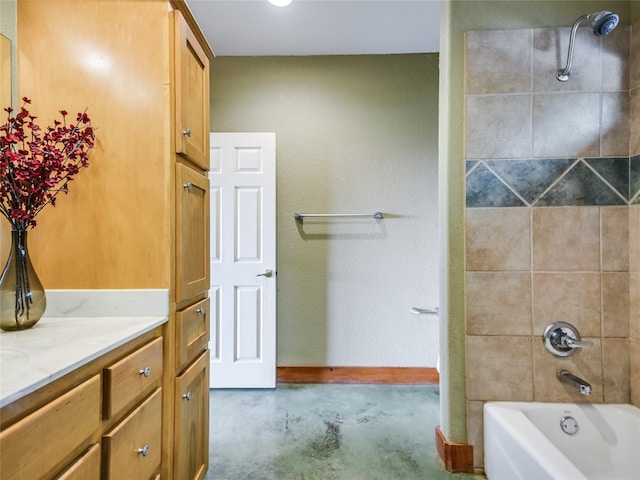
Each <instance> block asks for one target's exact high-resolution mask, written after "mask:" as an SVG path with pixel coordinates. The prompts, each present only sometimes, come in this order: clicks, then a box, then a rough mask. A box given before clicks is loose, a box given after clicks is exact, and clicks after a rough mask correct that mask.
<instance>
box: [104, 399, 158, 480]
mask: <svg viewBox="0 0 640 480" xmlns="http://www.w3.org/2000/svg"><path fill="white" fill-rule="evenodd" d="M161 392H162V390H161V389H157V390H156V391H154V392H153V393H152V394H151V395H150V396H149V397H148V398H147V399H146V400H145V401H144V402H143V403H142V404H141V405H140V406H139V407H138V408H136V409H135V410H134V411H133V412H131V414H130V415H129V416H127V417H126V418H125V419H124V420H122V422H120V423H119V424H118V425H116V426H115V427H114V428H113V430H111V431H110V432H109V433H108V434H106V435H104V436H103V437H102V445H103V449H104V474H105V479H113V480H121V479H123V478H126V479H128V480H138V479H144V480H148V479H149V478H151V476H152V475H153V473H154V472H156V470H157V469H158V467H159V466H160V436H161V423H162V395H161Z"/></svg>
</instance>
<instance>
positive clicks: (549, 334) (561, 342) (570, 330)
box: [542, 322, 593, 357]
mask: <svg viewBox="0 0 640 480" xmlns="http://www.w3.org/2000/svg"><path fill="white" fill-rule="evenodd" d="M542 341H543V343H544V346H545V348H546V349H547V351H548V352H549V353H551V354H552V355H555V356H556V357H568V356H569V355H571V354H572V353H573V352H574V351H575V350H577V349H579V348H586V347H591V346H592V345H593V342H591V341H588V340H581V339H580V334H579V333H578V330H577V329H576V327H574V326H573V325H571V324H570V323H567V322H555V323H552V324H551V325H549V326H548V327H547V328H545V330H544V333H543V334H542Z"/></svg>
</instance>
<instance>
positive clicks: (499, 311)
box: [466, 272, 531, 335]
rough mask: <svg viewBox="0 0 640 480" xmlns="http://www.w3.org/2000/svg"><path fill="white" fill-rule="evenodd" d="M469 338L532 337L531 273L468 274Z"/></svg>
mask: <svg viewBox="0 0 640 480" xmlns="http://www.w3.org/2000/svg"><path fill="white" fill-rule="evenodd" d="M466 307H467V334H469V335H531V274H530V273H529V272H467V285H466Z"/></svg>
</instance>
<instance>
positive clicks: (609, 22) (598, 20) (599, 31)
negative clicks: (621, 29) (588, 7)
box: [556, 10, 620, 82]
mask: <svg viewBox="0 0 640 480" xmlns="http://www.w3.org/2000/svg"><path fill="white" fill-rule="evenodd" d="M585 20H586V21H588V22H589V27H590V28H591V31H592V32H593V34H594V35H595V36H596V37H602V36H605V35H609V34H610V33H611V32H612V31H613V29H614V28H616V27H617V26H618V22H619V21H620V17H619V16H618V15H617V14H616V13H612V12H608V11H606V10H603V11H601V12H594V13H590V14H589V15H583V16H582V17H580V18H578V19H577V20H576V22H575V23H574V24H573V28H572V29H571V38H570V39H569V53H568V55H567V65H566V66H565V67H564V68H563V69H562V70H559V71H558V73H556V78H557V79H558V80H560V81H561V82H566V81H567V80H569V70H571V62H572V61H573V42H574V40H575V38H576V32H577V31H578V27H579V26H580V24H581V23H582V22H584V21H585Z"/></svg>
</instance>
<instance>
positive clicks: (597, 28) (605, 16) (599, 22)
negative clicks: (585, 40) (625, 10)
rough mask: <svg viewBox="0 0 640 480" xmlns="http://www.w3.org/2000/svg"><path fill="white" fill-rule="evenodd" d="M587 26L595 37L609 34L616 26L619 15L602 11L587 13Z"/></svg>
mask: <svg viewBox="0 0 640 480" xmlns="http://www.w3.org/2000/svg"><path fill="white" fill-rule="evenodd" d="M587 21H588V22H589V26H590V27H591V30H592V31H593V34H594V35H595V36H596V37H602V36H604V35H609V34H610V33H611V32H612V31H613V29H614V28H616V27H617V26H618V22H619V21H620V17H619V16H618V15H617V14H615V13H611V12H607V11H602V12H595V13H591V14H589V15H587Z"/></svg>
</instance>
